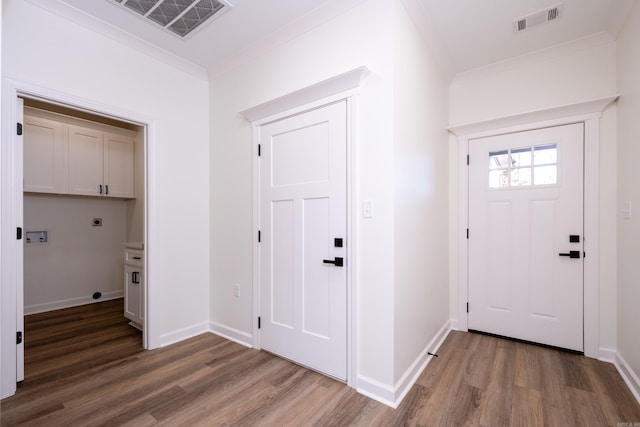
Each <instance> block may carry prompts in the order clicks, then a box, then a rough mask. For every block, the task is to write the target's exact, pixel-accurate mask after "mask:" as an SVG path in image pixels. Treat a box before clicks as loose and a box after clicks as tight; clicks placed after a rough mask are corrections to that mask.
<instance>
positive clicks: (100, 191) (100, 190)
mask: <svg viewBox="0 0 640 427" xmlns="http://www.w3.org/2000/svg"><path fill="white" fill-rule="evenodd" d="M98 187H100V194H102V184H100V185H99V186H98Z"/></svg>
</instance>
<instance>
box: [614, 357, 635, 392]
mask: <svg viewBox="0 0 640 427" xmlns="http://www.w3.org/2000/svg"><path fill="white" fill-rule="evenodd" d="M613 364H614V365H615V366H616V369H617V370H618V372H619V373H620V376H621V377H622V379H623V380H624V382H625V383H627V386H629V389H631V393H633V396H634V397H635V398H636V400H637V401H638V403H640V378H638V375H636V373H635V372H633V369H631V366H629V364H628V363H627V361H626V360H624V358H623V357H622V356H621V355H620V353H616V355H615V361H614V362H613Z"/></svg>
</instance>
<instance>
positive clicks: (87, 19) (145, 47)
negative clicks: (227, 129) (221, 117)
mask: <svg viewBox="0 0 640 427" xmlns="http://www.w3.org/2000/svg"><path fill="white" fill-rule="evenodd" d="M26 1H27V2H29V3H31V4H33V5H34V6H37V7H39V8H41V9H44V10H46V11H48V12H50V13H53V14H54V15H56V16H59V17H60V18H63V19H66V20H68V21H71V22H73V23H75V24H78V25H81V26H83V27H85V28H87V29H89V30H91V31H94V32H96V33H98V34H101V35H103V36H105V37H108V38H109V39H111V40H114V41H116V42H119V43H122V44H123V45H125V46H127V47H129V48H132V49H135V50H138V51H140V52H142V53H144V54H146V55H148V56H150V57H152V58H154V59H157V60H158V61H161V62H163V63H165V64H167V65H170V66H173V67H175V68H177V69H179V70H181V71H183V72H185V73H187V74H190V75H191V76H193V77H196V78H198V79H200V80H204V81H208V80H209V75H208V74H207V70H205V69H204V68H202V67H199V66H198V65H196V64H194V63H192V62H189V61H187V60H185V59H183V58H180V57H179V56H177V55H174V54H173V53H171V52H169V51H167V50H164V49H162V48H160V47H158V46H156V45H154V44H152V43H149V42H147V41H145V40H143V39H141V38H140V37H137V36H134V35H133V34H131V33H128V32H126V31H123V30H121V29H120V28H118V27H116V26H114V25H112V24H110V23H108V22H105V21H103V20H101V19H98V18H96V17H94V16H91V15H89V14H87V13H85V12H83V11H81V10H79V9H77V8H75V7H73V6H71V5H69V4H67V3H64V2H63V1H60V0H26Z"/></svg>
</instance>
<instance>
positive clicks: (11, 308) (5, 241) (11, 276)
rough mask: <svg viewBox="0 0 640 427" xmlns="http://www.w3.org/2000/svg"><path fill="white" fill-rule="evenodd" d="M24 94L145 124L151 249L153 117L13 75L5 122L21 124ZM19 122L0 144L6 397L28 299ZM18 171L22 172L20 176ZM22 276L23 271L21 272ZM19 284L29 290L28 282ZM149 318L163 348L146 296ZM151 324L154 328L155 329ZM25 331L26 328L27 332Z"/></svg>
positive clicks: (150, 338) (154, 343)
mask: <svg viewBox="0 0 640 427" xmlns="http://www.w3.org/2000/svg"><path fill="white" fill-rule="evenodd" d="M18 97H22V98H31V99H37V100H40V101H44V102H47V103H52V104H58V105H62V106H68V107H71V108H75V109H80V110H86V111H88V112H91V113H94V114H98V115H103V116H106V117H112V118H116V119H119V120H124V121H128V122H131V123H134V124H137V125H140V126H142V127H143V128H144V129H145V137H144V153H145V156H144V157H145V158H144V169H145V184H144V188H145V189H144V191H145V197H144V212H145V217H144V227H143V228H144V230H143V234H144V237H143V240H144V246H145V248H149V242H150V240H151V239H150V234H151V235H152V234H153V233H149V230H151V229H152V228H153V224H154V223H155V221H154V218H153V213H152V212H149V209H148V206H149V203H148V201H149V199H150V198H153V197H154V195H155V188H154V185H153V182H151V181H150V179H149V177H150V176H153V173H152V171H153V168H154V164H153V162H152V159H153V156H152V155H150V149H151V148H152V146H153V141H155V123H154V121H153V119H151V118H150V117H147V116H144V115H140V114H135V113H132V112H130V111H128V110H124V109H120V108H118V107H114V106H106V105H104V104H99V103H96V102H93V101H90V100H87V99H84V98H80V97H77V96H74V95H70V94H66V93H62V92H58V91H55V90H51V89H48V88H45V87H42V86H37V85H34V84H31V83H27V82H22V81H18V80H13V79H8V78H6V79H4V80H3V81H2V123H3V124H15V123H16V122H17V119H18V111H17V104H16V99H17V98H18ZM15 129H16V128H15V125H12V126H3V127H2V135H1V138H2V142H3V143H2V145H1V147H0V150H1V152H0V159H1V161H2V165H1V168H0V173H1V174H2V177H1V178H2V181H1V182H2V183H3V189H9V190H10V191H2V195H1V197H2V203H1V206H2V211H1V212H0V214H1V215H0V219H1V221H0V224H1V226H2V229H3V233H2V242H1V243H2V255H1V257H0V265H1V266H2V268H1V269H0V270H1V271H2V276H1V277H0V290H1V292H2V300H1V304H2V306H1V308H2V322H1V326H2V329H1V335H0V347H1V349H2V358H1V359H0V361H1V363H0V378H2V383H1V385H0V398H5V397H8V396H11V395H13V394H15V391H16V382H17V364H16V362H17V356H16V352H15V351H13V350H12V349H13V348H15V347H14V346H15V345H16V344H15V343H16V335H15V334H16V331H17V330H18V326H19V321H18V307H17V304H18V303H21V301H22V298H18V284H17V280H18V279H19V276H18V272H17V270H16V268H15V266H16V260H17V258H18V253H17V251H18V250H22V241H19V242H20V244H19V245H16V244H14V243H15V240H13V238H15V227H16V226H22V218H21V217H20V216H21V214H22V212H18V210H17V209H16V206H17V198H18V197H22V185H21V184H20V185H19V184H18V183H21V182H22V165H21V162H22V157H21V155H19V153H18V150H16V149H15V145H16V144H15V143H14V139H15V138H14V135H15ZM18 174H19V175H20V176H18ZM7 230H13V233H7V234H5V232H7ZM144 258H145V259H144V262H145V266H144V268H145V271H148V270H149V269H148V265H149V262H148V259H149V257H148V256H145V257H144ZM8 266H14V267H12V268H5V267H8ZM20 276H21V275H20ZM148 276H149V275H148V274H146V275H145V277H144V283H143V286H145V295H149V293H148V289H147V283H148V279H147V277H148ZM19 289H23V288H22V286H20V287H19ZM144 306H145V307H144V310H145V320H144V323H145V324H144V331H143V334H142V345H143V348H145V349H151V348H155V347H159V338H158V337H156V336H155V335H154V334H153V332H154V331H153V329H152V327H153V325H152V324H151V322H150V321H149V319H150V317H151V316H152V315H153V310H150V309H149V308H150V307H151V308H152V304H150V303H149V297H147V298H145V301H144ZM150 328H151V329H150ZM23 335H24V331H23Z"/></svg>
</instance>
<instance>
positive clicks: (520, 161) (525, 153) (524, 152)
mask: <svg viewBox="0 0 640 427" xmlns="http://www.w3.org/2000/svg"><path fill="white" fill-rule="evenodd" d="M530 165H531V148H519V149H517V150H511V167H513V168H518V167H520V166H530Z"/></svg>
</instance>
